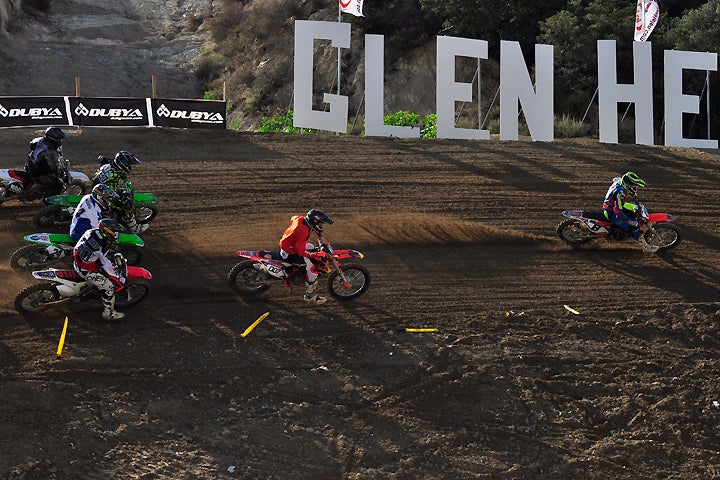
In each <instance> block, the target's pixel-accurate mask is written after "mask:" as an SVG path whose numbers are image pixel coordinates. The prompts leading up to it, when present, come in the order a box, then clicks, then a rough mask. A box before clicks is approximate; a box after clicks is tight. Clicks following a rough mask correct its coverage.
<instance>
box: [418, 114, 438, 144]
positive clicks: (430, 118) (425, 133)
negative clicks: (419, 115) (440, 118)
mask: <svg viewBox="0 0 720 480" xmlns="http://www.w3.org/2000/svg"><path fill="white" fill-rule="evenodd" d="M422 124H423V126H422V128H421V129H420V138H437V114H436V113H431V114H429V115H425V117H424V118H423V120H422Z"/></svg>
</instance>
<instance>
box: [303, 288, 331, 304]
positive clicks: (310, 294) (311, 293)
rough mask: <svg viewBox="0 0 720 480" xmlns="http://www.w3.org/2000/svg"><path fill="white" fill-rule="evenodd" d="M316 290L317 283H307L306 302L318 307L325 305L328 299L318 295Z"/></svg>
mask: <svg viewBox="0 0 720 480" xmlns="http://www.w3.org/2000/svg"><path fill="white" fill-rule="evenodd" d="M315 290H317V283H316V282H313V283H307V282H305V297H304V299H305V301H306V302H308V303H314V304H316V305H322V304H323V303H325V302H327V298H325V297H323V296H322V295H318V294H317V293H315Z"/></svg>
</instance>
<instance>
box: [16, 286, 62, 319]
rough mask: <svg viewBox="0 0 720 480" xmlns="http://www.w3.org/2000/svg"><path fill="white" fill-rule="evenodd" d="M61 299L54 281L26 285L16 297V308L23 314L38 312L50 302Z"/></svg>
mask: <svg viewBox="0 0 720 480" xmlns="http://www.w3.org/2000/svg"><path fill="white" fill-rule="evenodd" d="M58 300H60V294H59V293H58V291H57V289H56V288H55V285H53V284H52V283H46V282H45V283H36V284H34V285H30V286H29V287H25V288H24V289H23V290H22V291H21V292H20V293H18V294H17V296H16V297H15V310H17V311H18V312H20V313H22V314H26V313H33V312H36V311H38V310H40V309H42V308H44V307H45V306H47V304H49V303H53V302H57V301H58Z"/></svg>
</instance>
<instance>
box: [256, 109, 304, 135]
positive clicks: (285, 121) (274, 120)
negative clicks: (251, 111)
mask: <svg viewBox="0 0 720 480" xmlns="http://www.w3.org/2000/svg"><path fill="white" fill-rule="evenodd" d="M293 113H294V112H293V111H292V110H288V111H287V114H284V115H283V114H282V113H276V114H275V115H273V116H272V117H262V120H261V121H260V128H259V129H258V131H259V132H276V133H317V130H315V129H312V128H302V129H301V128H300V127H294V126H293Z"/></svg>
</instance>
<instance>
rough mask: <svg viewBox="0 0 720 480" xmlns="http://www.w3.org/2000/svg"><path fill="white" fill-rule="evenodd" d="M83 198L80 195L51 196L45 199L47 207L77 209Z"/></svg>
mask: <svg viewBox="0 0 720 480" xmlns="http://www.w3.org/2000/svg"><path fill="white" fill-rule="evenodd" d="M81 199H82V196H80V195H50V196H47V197H45V198H44V200H43V201H44V202H45V203H46V204H47V205H58V206H60V207H75V206H77V204H78V203H80V200H81Z"/></svg>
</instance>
